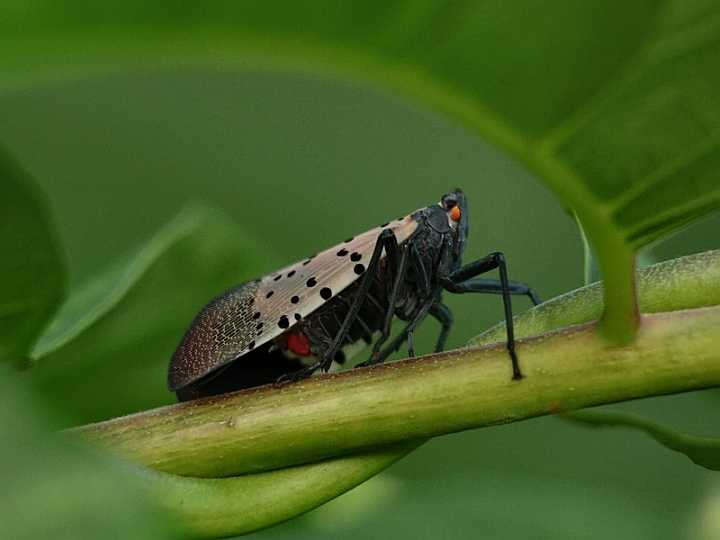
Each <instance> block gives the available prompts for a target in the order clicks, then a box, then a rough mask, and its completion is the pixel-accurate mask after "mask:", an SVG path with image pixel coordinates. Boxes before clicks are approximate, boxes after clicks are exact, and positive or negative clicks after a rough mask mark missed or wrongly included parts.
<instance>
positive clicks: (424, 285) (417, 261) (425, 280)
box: [408, 243, 432, 296]
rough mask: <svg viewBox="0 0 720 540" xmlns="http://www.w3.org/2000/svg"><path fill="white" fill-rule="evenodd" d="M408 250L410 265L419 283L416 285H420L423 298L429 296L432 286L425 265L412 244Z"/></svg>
mask: <svg viewBox="0 0 720 540" xmlns="http://www.w3.org/2000/svg"><path fill="white" fill-rule="evenodd" d="M408 248H409V249H410V255H411V257H412V263H413V266H414V267H415V273H416V275H417V279H418V282H419V283H418V284H419V285H420V288H421V290H422V291H423V292H424V293H425V296H430V293H431V292H432V285H431V284H430V276H429V275H428V271H427V268H425V263H423V259H422V257H421V256H420V254H419V253H418V251H417V248H416V247H415V245H414V244H412V243H411V244H409V246H408Z"/></svg>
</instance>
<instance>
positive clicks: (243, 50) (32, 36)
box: [0, 0, 720, 341]
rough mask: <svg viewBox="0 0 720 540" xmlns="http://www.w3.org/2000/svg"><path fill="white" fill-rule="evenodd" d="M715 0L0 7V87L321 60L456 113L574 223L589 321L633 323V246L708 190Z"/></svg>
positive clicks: (618, 325)
mask: <svg viewBox="0 0 720 540" xmlns="http://www.w3.org/2000/svg"><path fill="white" fill-rule="evenodd" d="M719 21H720V4H718V3H717V2H715V1H714V0H668V1H666V2H655V1H652V0H643V1H639V2H632V3H627V2H617V1H615V0H603V1H597V2H590V3H588V2H583V3H578V2H574V1H572V0H561V1H557V2H551V3H548V2H537V1H532V2H523V3H520V4H517V3H508V2H504V1H501V0H490V1H486V2H480V3H478V2H465V3H457V2H441V3H438V2H436V1H432V0H416V1H413V2H407V1H400V0H397V1H394V2H393V1H390V2H353V3H342V4H338V3H337V2H332V1H317V2H312V3H310V4H308V3H295V4H288V3H285V2H282V3H281V2H273V1H268V2H262V3H250V4H248V3H235V4H228V3H226V2H210V3H205V4H203V7H202V9H198V8H196V7H190V6H184V7H178V6H177V4H174V3H165V2H160V3H156V4H153V6H152V7H149V6H148V5H147V4H146V3H144V2H139V1H137V0H131V1H129V2H127V1H126V2H117V1H115V2H110V3H107V2H106V3H103V4H102V6H100V5H97V6H93V5H88V4H87V3H85V2H79V1H77V0H75V1H70V2H63V5H62V8H58V7H55V6H53V5H52V4H42V5H34V6H33V7H32V9H30V8H27V9H16V10H9V11H8V12H7V13H6V14H5V16H4V17H0V50H4V51H13V54H6V55H1V56H0V81H2V82H0V91H2V90H3V89H5V90H7V89H13V88H19V87H22V86H25V85H32V84H38V83H39V81H46V82H47V81H57V80H62V81H66V80H68V79H69V78H73V79H75V78H78V77H81V76H88V75H89V74H93V73H95V74H97V73H107V72H108V71H118V70H127V69H135V68H138V67H152V68H158V67H160V68H165V67H169V66H173V67H174V66H178V65H180V66H188V65H193V66H198V65H201V66H212V67H221V68H225V69H237V68H244V67H248V66H250V67H263V68H274V69H300V70H304V71H314V72H323V71H324V72H334V73H339V74H341V75H343V76H349V77H354V78H361V79H366V80H373V81H378V82H380V83H381V84H385V85H387V86H389V87H392V88H394V89H396V90H399V91H401V92H404V93H406V94H408V95H411V96H413V97H415V98H418V99H420V100H422V101H424V102H426V103H428V104H430V105H431V106H433V107H435V108H437V109H439V110H442V111H444V112H446V113H448V114H450V115H453V116H454V117H456V118H458V119H459V120H460V121H461V122H463V123H464V124H465V125H467V126H469V127H470V128H472V129H475V130H476V131H477V132H478V133H479V134H481V135H483V136H484V137H486V138H488V139H489V140H491V141H493V142H495V143H497V144H498V145H500V146H502V147H503V148H505V149H506V150H508V151H509V152H511V153H512V154H513V155H514V156H515V157H517V158H518V159H519V160H521V161H522V162H524V163H525V164H526V165H527V166H528V167H530V168H531V169H532V170H533V171H535V172H536V173H537V174H538V175H539V176H540V177H541V178H542V180H543V181H545V182H546V183H547V185H549V186H550V187H551V188H552V189H553V190H554V191H555V192H556V193H557V194H558V195H559V196H560V197H561V199H562V200H563V201H564V203H565V204H566V205H567V206H569V207H571V208H572V209H573V210H574V211H575V212H576V213H577V214H578V215H579V217H580V219H581V220H582V222H583V224H584V226H585V228H586V231H587V233H588V236H589V239H590V241H591V243H592V245H593V247H594V249H595V250H596V252H597V254H598V257H599V265H600V268H601V270H602V273H603V277H604V280H605V283H606V290H605V306H606V316H605V317H604V318H603V322H604V324H603V328H604V330H605V333H606V335H608V336H609V337H611V338H613V339H615V340H616V341H627V340H629V339H630V338H631V337H632V335H633V331H634V330H633V329H634V326H635V324H636V310H635V301H634V294H633V291H634V289H633V286H632V280H633V271H634V259H633V254H634V250H635V249H636V248H638V247H640V246H643V245H645V244H647V243H648V242H650V241H652V240H654V239H656V238H658V237H659V236H661V235H662V234H664V233H666V232H668V231H671V230H673V229H676V228H677V227H678V226H680V225H682V224H684V223H686V222H688V221H689V220H691V219H693V218H695V217H697V216H699V215H701V214H703V213H705V212H707V211H709V210H711V209H713V208H716V207H717V206H718V204H719V201H720V175H718V173H717V171H718V169H719V168H720V146H719V145H718V143H717V141H718V137H719V135H720V99H719V98H718V97H717V96H716V92H715V91H714V89H715V88H717V87H718V85H719V84H720V69H718V60H717V59H718V58H719V57H720V42H718V40H717V28H718V26H719V25H720V22H719Z"/></svg>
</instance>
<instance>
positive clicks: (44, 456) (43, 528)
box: [0, 366, 175, 540]
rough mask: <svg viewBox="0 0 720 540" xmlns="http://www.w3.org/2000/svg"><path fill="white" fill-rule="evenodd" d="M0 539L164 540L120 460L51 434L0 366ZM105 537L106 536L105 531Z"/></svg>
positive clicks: (154, 513)
mask: <svg viewBox="0 0 720 540" xmlns="http://www.w3.org/2000/svg"><path fill="white" fill-rule="evenodd" d="M0 393H1V394H2V396H3V406H2V407H0V438H1V439H2V441H3V443H2V445H0V477H1V478H2V482H3V489H2V490H0V523H2V536H3V538H8V539H9V538H12V539H14V540H21V539H33V540H35V539H41V538H53V539H55V540H61V539H67V540H70V539H73V540H75V539H88V540H90V539H92V540H95V539H97V538H108V537H112V538H139V539H148V540H149V539H151V538H152V539H159V538H171V537H175V536H174V535H171V534H169V530H170V529H169V527H168V523H169V520H168V519H167V517H165V516H164V515H163V513H161V512H160V505H159V504H157V505H156V504H155V503H154V502H153V499H152V498H150V497H147V496H146V495H145V490H144V485H143V483H142V482H141V481H139V480H137V479H135V478H133V475H132V474H128V469H130V467H128V466H127V465H126V464H122V463H119V462H117V461H115V460H111V459H109V458H108V457H106V456H101V455H99V454H98V453H96V452H93V451H91V450H90V449H89V448H86V447H85V446H83V445H81V444H79V441H73V440H69V439H68V438H66V437H61V436H59V435H57V434H53V433H51V424H53V423H54V422H51V421H49V420H48V413H47V411H45V410H43V409H42V408H41V407H39V406H38V401H40V400H39V399H38V397H37V396H33V395H32V394H31V393H30V392H29V391H28V389H27V388H25V387H24V386H23V385H22V384H21V383H20V380H19V378H18V376H17V375H14V376H11V375H10V374H9V372H8V371H7V369H6V368H5V366H0ZM109 535H110V536H109Z"/></svg>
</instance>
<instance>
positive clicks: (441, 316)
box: [430, 303, 455, 353]
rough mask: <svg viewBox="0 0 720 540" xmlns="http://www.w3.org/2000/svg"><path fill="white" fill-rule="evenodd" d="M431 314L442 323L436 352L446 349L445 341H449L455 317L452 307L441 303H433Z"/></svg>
mask: <svg viewBox="0 0 720 540" xmlns="http://www.w3.org/2000/svg"><path fill="white" fill-rule="evenodd" d="M430 315H431V316H432V317H434V318H435V319H436V320H437V321H438V322H439V323H440V325H441V328H440V335H439V336H438V339H437V342H436V343H435V352H436V353H437V352H442V351H443V350H444V349H445V342H446V341H447V338H448V334H450V329H451V328H452V325H453V323H454V322H455V319H454V317H453V314H452V311H450V308H449V307H447V306H446V305H445V304H441V303H437V304H433V305H432V307H431V308H430Z"/></svg>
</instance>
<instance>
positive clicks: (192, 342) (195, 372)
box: [167, 281, 258, 392]
mask: <svg viewBox="0 0 720 540" xmlns="http://www.w3.org/2000/svg"><path fill="white" fill-rule="evenodd" d="M257 289H258V282H257V281H249V282H247V283H243V284H242V285H238V286H237V287H234V288H232V289H230V290H228V291H226V292H224V293H223V294H221V295H220V296H217V297H216V298H214V299H213V300H212V301H211V302H210V303H209V304H208V305H207V306H205V307H204V308H203V310H202V311H201V312H200V313H199V314H198V315H197V317H195V320H194V321H193V322H192V324H191V325H190V328H189V329H188V331H187V332H186V333H185V336H184V337H183V339H182V341H181V342H180V345H179V346H178V348H177V350H176V351H175V353H174V354H173V356H172V359H171V360H170V368H169V370H168V380H167V384H168V389H169V390H170V391H171V392H176V391H177V390H180V389H182V388H184V387H185V386H187V385H189V384H191V383H193V382H195V381H197V380H198V379H201V378H202V377H204V376H205V375H207V374H209V373H210V372H212V371H214V370H216V369H218V368H220V367H222V366H224V365H225V364H227V363H228V362H232V361H233V360H235V359H236V358H238V357H240V356H242V355H243V354H245V353H247V352H248V351H250V350H251V349H252V348H253V347H254V346H255V345H256V344H255V342H254V341H253V339H254V338H255V331H254V329H255V321H254V320H253V314H254V307H253V306H254V304H255V295H256V293H257Z"/></svg>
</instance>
